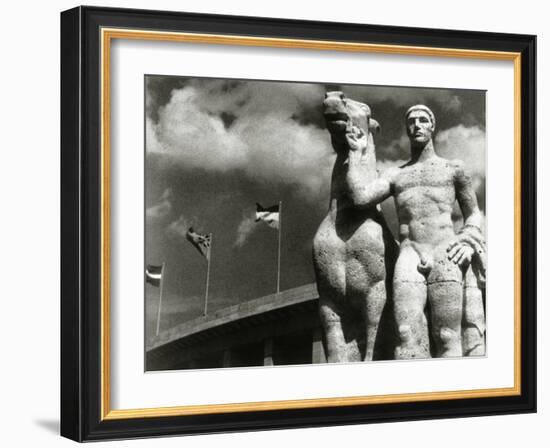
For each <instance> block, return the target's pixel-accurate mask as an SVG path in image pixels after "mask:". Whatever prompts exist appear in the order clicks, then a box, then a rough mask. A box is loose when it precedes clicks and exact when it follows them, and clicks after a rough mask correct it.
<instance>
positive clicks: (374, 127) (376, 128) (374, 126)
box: [369, 118, 380, 134]
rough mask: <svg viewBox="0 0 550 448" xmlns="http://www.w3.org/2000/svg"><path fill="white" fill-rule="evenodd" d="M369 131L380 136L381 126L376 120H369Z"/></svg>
mask: <svg viewBox="0 0 550 448" xmlns="http://www.w3.org/2000/svg"><path fill="white" fill-rule="evenodd" d="M369 131H370V132H372V133H373V134H378V133H379V132H380V125H379V124H378V121H376V120H375V119H374V118H371V119H370V120H369Z"/></svg>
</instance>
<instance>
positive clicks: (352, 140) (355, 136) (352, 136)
mask: <svg viewBox="0 0 550 448" xmlns="http://www.w3.org/2000/svg"><path fill="white" fill-rule="evenodd" d="M346 143H347V146H348V148H349V150H350V151H352V152H358V153H359V154H363V153H364V152H365V150H366V149H367V143H368V141H367V135H366V134H365V133H364V132H363V130H362V129H361V128H359V127H357V126H353V125H350V126H349V127H348V128H347V129H346Z"/></svg>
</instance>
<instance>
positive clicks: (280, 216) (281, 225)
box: [277, 201, 283, 294]
mask: <svg viewBox="0 0 550 448" xmlns="http://www.w3.org/2000/svg"><path fill="white" fill-rule="evenodd" d="M282 228H283V201H279V240H278V244H277V294H279V292H281V230H282Z"/></svg>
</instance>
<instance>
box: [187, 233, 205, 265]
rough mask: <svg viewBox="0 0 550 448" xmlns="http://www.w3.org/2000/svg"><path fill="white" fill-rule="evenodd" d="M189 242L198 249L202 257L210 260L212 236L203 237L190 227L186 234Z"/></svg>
mask: <svg viewBox="0 0 550 448" xmlns="http://www.w3.org/2000/svg"><path fill="white" fill-rule="evenodd" d="M186 237H187V240H188V241H189V242H190V243H191V244H192V245H193V246H195V247H196V248H197V250H198V251H199V252H200V253H201V255H202V256H203V257H204V258H206V259H207V260H210V239H211V235H201V234H200V233H197V232H195V231H194V230H193V227H189V230H187V234H186Z"/></svg>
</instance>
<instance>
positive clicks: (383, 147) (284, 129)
mask: <svg viewBox="0 0 550 448" xmlns="http://www.w3.org/2000/svg"><path fill="white" fill-rule="evenodd" d="M144 84H145V85H144V89H145V95H144V98H145V108H144V109H145V117H144V120H145V148H144V158H145V173H144V176H145V197H144V201H145V216H144V217H143V219H144V223H145V263H146V265H145V266H144V290H145V309H144V326H145V341H144V344H145V347H144V349H145V364H146V365H145V370H146V371H163V370H184V369H217V368H231V367H260V366H264V367H266V368H267V367H270V366H284V365H307V364H322V363H352V362H374V361H398V360H409V361H410V360H425V359H428V358H462V357H484V356H486V351H487V349H488V347H487V344H486V336H487V330H486V315H487V309H488V306H487V305H488V304H487V303H486V300H485V299H486V295H485V290H486V288H487V283H488V282H487V279H486V272H487V261H486V260H487V235H486V230H485V221H486V140H487V135H486V92H485V91H484V90H462V89H441V88H427V87H415V86H382V85H348V84H323V83H297V82H288V81H285V82H282V81H271V80H247V79H219V78H198V77H180V76H168V75H157V74H149V75H146V76H145V79H144Z"/></svg>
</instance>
